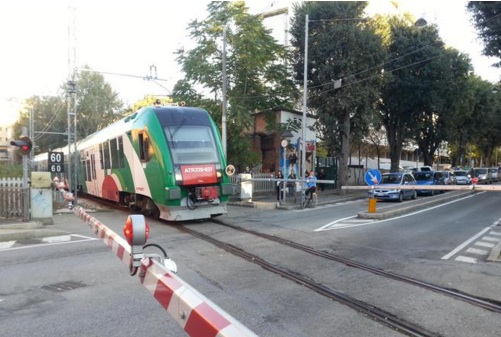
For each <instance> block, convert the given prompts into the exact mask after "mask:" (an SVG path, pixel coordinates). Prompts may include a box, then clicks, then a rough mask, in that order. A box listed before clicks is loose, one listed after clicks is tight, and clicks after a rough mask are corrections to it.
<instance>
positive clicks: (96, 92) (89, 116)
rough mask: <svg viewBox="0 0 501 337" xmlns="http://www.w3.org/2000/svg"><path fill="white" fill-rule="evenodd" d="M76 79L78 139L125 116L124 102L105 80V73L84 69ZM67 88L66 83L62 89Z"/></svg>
mask: <svg viewBox="0 0 501 337" xmlns="http://www.w3.org/2000/svg"><path fill="white" fill-rule="evenodd" d="M84 69H88V67H84ZM75 80H76V82H77V93H76V97H77V107H76V113H77V140H78V139H83V138H85V137H87V136H88V135H90V134H92V133H94V132H96V131H98V130H101V129H102V128H104V127H106V126H108V125H109V124H111V123H113V122H115V121H116V120H118V119H120V118H122V117H123V110H122V109H123V103H122V101H121V100H120V99H119V98H118V93H117V92H115V91H113V89H112V88H111V85H110V84H109V83H107V82H105V80H104V77H103V75H101V74H99V73H97V72H93V71H87V70H84V71H81V72H78V73H77V74H76V79H75ZM65 88H66V84H64V85H63V86H62V89H65Z"/></svg>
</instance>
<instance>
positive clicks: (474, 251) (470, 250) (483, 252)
mask: <svg viewBox="0 0 501 337" xmlns="http://www.w3.org/2000/svg"><path fill="white" fill-rule="evenodd" d="M466 252H467V253H471V254H476V255H487V254H489V252H488V251H486V250H483V249H477V248H468V249H467V250H466Z"/></svg>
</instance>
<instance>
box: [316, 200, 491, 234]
mask: <svg viewBox="0 0 501 337" xmlns="http://www.w3.org/2000/svg"><path fill="white" fill-rule="evenodd" d="M480 193H486V192H478V193H477V195H478V194H480ZM474 196H475V195H468V196H465V197H462V198H459V199H456V200H451V201H449V202H446V203H443V204H440V205H437V206H433V207H430V208H425V209H422V210H419V211H416V212H412V213H408V214H404V215H401V216H396V217H393V218H388V219H384V220H374V219H372V221H370V222H364V223H359V224H340V225H338V226H333V225H335V224H336V223H339V222H342V221H344V220H346V219H352V218H357V217H358V215H353V216H351V217H347V218H344V219H339V220H335V221H332V222H329V223H328V224H327V225H324V226H322V227H320V228H317V229H315V230H313V231H314V232H320V231H326V230H330V229H341V228H348V227H358V226H367V225H372V224H379V223H382V222H386V221H392V220H396V219H402V218H407V217H409V216H413V215H416V214H419V213H423V212H427V211H429V210H432V209H435V208H439V207H442V206H445V205H449V204H453V203H456V202H458V201H461V200H464V199H468V198H473V197H474ZM388 207H389V206H388Z"/></svg>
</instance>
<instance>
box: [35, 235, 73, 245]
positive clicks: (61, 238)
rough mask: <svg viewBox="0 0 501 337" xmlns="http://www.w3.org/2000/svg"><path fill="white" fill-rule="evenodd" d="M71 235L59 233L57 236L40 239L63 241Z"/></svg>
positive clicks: (67, 239) (52, 241)
mask: <svg viewBox="0 0 501 337" xmlns="http://www.w3.org/2000/svg"><path fill="white" fill-rule="evenodd" d="M70 240H71V235H59V236H49V237H45V238H43V239H42V242H47V243H54V242H65V241H70Z"/></svg>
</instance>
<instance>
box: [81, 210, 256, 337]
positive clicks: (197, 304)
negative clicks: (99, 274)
mask: <svg viewBox="0 0 501 337" xmlns="http://www.w3.org/2000/svg"><path fill="white" fill-rule="evenodd" d="M73 213H75V214H76V215H77V216H79V217H80V219H82V220H83V221H84V222H85V223H87V224H88V225H89V226H90V227H91V229H92V231H93V232H94V234H95V235H96V236H97V237H99V238H100V239H101V240H102V241H103V242H104V243H105V244H106V245H107V246H108V247H110V248H111V250H112V251H113V252H114V253H115V255H116V256H117V257H118V258H119V259H120V260H122V262H123V263H124V264H125V265H127V266H130V264H131V246H130V245H129V244H128V243H127V241H126V240H125V239H123V238H122V237H121V236H119V235H117V234H116V233H115V232H113V231H112V230H111V229H109V228H108V227H106V226H105V225H103V224H102V223H101V222H100V221H98V220H97V219H96V218H94V217H92V216H90V215H89V214H88V213H86V212H85V211H84V210H83V208H82V207H79V206H77V207H75V208H73ZM139 268H140V271H139V273H138V276H139V279H140V282H141V284H142V285H143V286H144V287H145V288H146V289H147V290H148V291H149V292H150V294H151V295H153V297H154V298H155V299H156V300H157V301H158V302H159V303H160V305H162V307H163V308H164V309H165V310H166V311H167V312H168V313H169V314H170V315H171V316H172V317H174V319H175V320H176V322H178V323H179V325H180V326H181V327H182V328H183V329H184V331H185V332H186V333H187V334H188V336H197V337H257V335H256V334H254V333H253V332H252V331H250V330H249V329H247V328H246V327H245V326H243V325H242V324H241V323H240V322H238V321H237V320H236V319H235V318H233V317H232V316H230V315H229V314H227V313H226V312H225V311H224V310H223V309H221V308H219V307H218V306H217V305H216V304H214V303H212V302H211V301H210V300H209V299H208V298H206V297H205V296H203V295H202V294H200V293H199V292H198V291H196V290H195V289H194V288H192V287H191V286H190V285H189V284H187V283H186V282H184V281H183V280H182V279H181V278H179V277H178V276H176V275H175V274H173V273H172V272H170V271H169V270H168V269H167V268H166V267H165V266H164V265H163V264H162V263H160V262H158V261H156V260H155V259H154V258H150V257H145V258H143V259H142V260H141V266H140V267H139Z"/></svg>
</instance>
